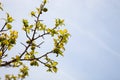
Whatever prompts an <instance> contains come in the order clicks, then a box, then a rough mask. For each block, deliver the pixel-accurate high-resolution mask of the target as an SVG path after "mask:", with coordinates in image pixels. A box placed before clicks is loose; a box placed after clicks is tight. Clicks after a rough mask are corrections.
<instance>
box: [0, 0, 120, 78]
mask: <svg viewBox="0 0 120 80" xmlns="http://www.w3.org/2000/svg"><path fill="white" fill-rule="evenodd" d="M1 1H2V2H3V4H4V8H5V9H6V11H8V12H9V13H10V14H11V15H12V16H13V17H14V18H15V22H14V23H13V25H15V27H14V29H16V28H17V30H19V29H21V27H22V26H21V25H22V23H21V22H20V21H22V19H23V18H27V19H30V20H31V18H29V16H28V15H29V13H30V11H31V10H33V9H35V8H36V7H38V6H39V4H40V3H41V0H34V1H33V0H1ZM46 7H48V9H49V11H48V12H47V13H46V14H45V15H43V17H42V18H43V19H44V20H45V21H46V24H47V25H52V24H53V23H54V22H53V21H54V19H55V18H62V19H65V22H66V26H65V27H66V28H67V29H68V30H69V32H70V33H71V35H72V36H71V38H70V39H69V42H68V44H67V45H66V51H65V56H64V57H60V58H59V59H58V62H59V65H58V68H59V71H58V73H57V74H54V73H47V72H46V71H45V69H44V67H39V68H36V67H34V68H32V69H31V70H30V75H29V77H28V78H26V79H25V80H39V79H40V80H120V49H119V48H120V42H119V41H120V36H119V35H120V31H119V30H120V22H119V21H120V0H49V3H48V4H47V6H46ZM19 35H20V37H22V34H21V33H19ZM22 40H23V39H22V38H20V39H19V40H18V42H19V41H22ZM23 41H24V40H23ZM15 51H16V50H15ZM0 70H1V69H0ZM9 72H10V73H14V72H13V71H12V70H11V71H9ZM3 73H7V71H5V70H4V71H3ZM0 75H2V70H1V71H0Z"/></svg>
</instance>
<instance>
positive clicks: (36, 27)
mask: <svg viewBox="0 0 120 80" xmlns="http://www.w3.org/2000/svg"><path fill="white" fill-rule="evenodd" d="M46 3H47V0H43V2H42V3H41V5H40V7H38V8H36V10H35V11H31V17H33V18H34V19H35V20H34V23H33V24H30V23H29V20H27V19H23V20H22V23H23V27H22V29H23V31H24V32H25V36H24V37H26V38H27V39H26V40H25V42H21V45H23V46H24V48H23V51H22V52H20V53H18V54H16V56H13V57H11V60H4V59H5V58H6V57H7V56H8V52H9V51H10V50H12V47H14V45H15V44H16V41H17V38H18V32H17V31H16V30H13V29H12V24H11V23H12V22H13V21H14V19H13V18H12V16H10V14H9V13H7V14H6V18H5V23H4V25H3V27H2V28H1V29H0V67H6V66H7V67H13V68H15V67H16V68H19V73H18V74H17V75H14V74H6V76H5V78H6V80H17V79H24V78H25V77H26V76H28V75H29V67H28V65H27V64H25V62H26V61H27V62H28V63H29V65H30V66H37V67H38V66H40V65H44V66H45V67H46V68H47V70H46V71H48V72H55V73H56V72H57V70H58V68H57V65H58V62H57V61H55V60H53V59H52V58H50V55H56V57H58V56H63V55H64V51H65V44H66V43H67V42H68V39H69V36H70V34H69V32H68V31H67V29H64V28H62V29H61V27H63V26H64V25H65V24H64V20H63V19H59V18H57V19H55V26H53V27H52V28H49V27H47V25H45V24H44V21H43V20H40V18H41V17H40V16H41V15H42V14H43V13H45V12H47V11H48V9H47V8H46V7H45V5H46ZM0 9H1V10H3V8H2V6H1V4H0ZM45 36H46V37H47V36H50V37H51V38H52V39H53V42H54V47H53V48H52V49H51V50H49V51H47V52H45V53H43V54H40V53H39V52H37V50H38V49H41V46H42V45H43V44H44V42H45V38H44V37H45ZM38 41H41V42H38ZM36 54H37V55H36Z"/></svg>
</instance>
